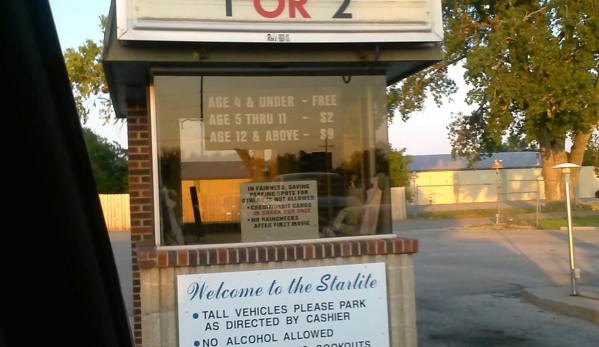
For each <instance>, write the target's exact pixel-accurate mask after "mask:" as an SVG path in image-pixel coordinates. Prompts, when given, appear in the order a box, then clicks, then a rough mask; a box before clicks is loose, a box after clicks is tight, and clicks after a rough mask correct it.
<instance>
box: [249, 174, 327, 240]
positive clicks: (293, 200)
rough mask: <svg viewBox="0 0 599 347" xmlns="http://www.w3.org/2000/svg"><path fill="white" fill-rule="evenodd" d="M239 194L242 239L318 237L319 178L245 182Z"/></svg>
mask: <svg viewBox="0 0 599 347" xmlns="http://www.w3.org/2000/svg"><path fill="white" fill-rule="evenodd" d="M240 195H241V240H242V242H252V241H261V242H263V241H276V240H299V239H316V238H318V191H317V187H316V181H297V182H252V183H243V184H241V185H240Z"/></svg>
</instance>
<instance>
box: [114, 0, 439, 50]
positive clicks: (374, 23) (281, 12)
mask: <svg viewBox="0 0 599 347" xmlns="http://www.w3.org/2000/svg"><path fill="white" fill-rule="evenodd" d="M116 16H117V36H118V38H119V39H120V40H129V41H132V40H133V41H135V40H137V41H180V42H182V41H188V42H264V43H311V42H312V43H316V42H319V43H326V42H331V43H333V42H440V41H441V40H442V35H443V28H442V20H441V0H117V12H116Z"/></svg>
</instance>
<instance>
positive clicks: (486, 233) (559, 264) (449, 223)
mask: <svg viewBox="0 0 599 347" xmlns="http://www.w3.org/2000/svg"><path fill="white" fill-rule="evenodd" d="M490 222H491V221H490V220H489V219H455V220H405V221H395V222H394V223H393V230H394V233H395V234H396V235H398V236H400V237H407V238H415V239H418V240H419V246H420V250H419V252H418V253H417V254H416V255H415V257H414V258H415V278H416V287H417V288H416V297H417V305H416V306H417V316H418V322H419V323H418V334H419V347H426V346H504V345H505V346H520V345H522V346H548V345H551V346H574V345H576V346H583V347H584V346H589V347H590V346H593V345H594V343H590V344H589V341H598V340H599V329H597V325H599V228H580V229H577V228H576V227H575V228H574V229H573V232H574V234H575V235H576V240H575V241H576V249H577V252H580V253H579V254H578V253H577V254H578V255H579V258H577V259H578V261H579V262H580V264H582V265H581V266H582V273H583V278H582V281H581V282H578V281H577V282H576V283H575V287H576V290H577V293H576V294H577V295H573V293H572V285H571V283H570V282H569V274H568V273H567V270H568V269H569V266H568V265H569V264H568V263H567V258H568V257H567V251H564V248H566V250H567V247H568V246H567V240H568V238H567V232H566V231H565V230H553V231H539V230H533V231H531V230H501V229H500V228H498V227H497V226H493V225H492V224H490ZM481 224H484V225H486V228H487V230H484V229H481V228H477V227H474V228H473V226H477V225H481ZM110 237H111V241H112V243H113V249H114V253H115V259H116V263H117V266H118V268H119V274H120V276H121V285H122V290H123V294H124V297H125V302H126V306H127V310H128V311H129V313H130V317H132V312H133V307H132V283H131V282H132V279H131V258H130V257H131V249H130V247H131V246H130V234H129V231H126V230H124V231H111V232H110ZM522 240H525V241H522ZM465 241H467V242H465ZM499 263H505V264H502V265H499ZM577 264H578V263H577ZM477 267H478V268H477ZM456 269H458V270H456ZM456 271H457V272H456ZM513 300H519V302H514V301H513ZM444 305H447V306H444ZM526 305H532V306H534V307H537V308H538V309H537V310H536V312H534V311H533V310H531V309H530V308H529V306H526ZM464 308H465V310H466V311H463V310H464ZM518 320H520V321H518ZM582 322H586V323H582ZM510 324H512V325H510ZM555 324H557V325H555ZM478 325H479V326H478ZM537 327H538V328H537ZM557 327H560V328H557ZM473 329H476V332H470V333H469V332H468V331H470V330H473ZM539 329H542V330H539ZM468 334H470V335H468ZM570 334H571V335H572V336H571V337H568V335H570ZM555 340H557V342H556V341H555ZM498 343H500V344H498ZM501 343H502V344H501ZM570 343H572V344H570Z"/></svg>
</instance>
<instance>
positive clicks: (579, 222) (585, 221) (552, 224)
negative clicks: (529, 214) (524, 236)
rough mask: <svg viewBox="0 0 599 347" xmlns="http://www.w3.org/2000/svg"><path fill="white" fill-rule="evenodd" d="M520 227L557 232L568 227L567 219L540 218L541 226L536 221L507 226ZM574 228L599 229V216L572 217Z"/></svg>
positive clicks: (518, 221) (520, 221)
mask: <svg viewBox="0 0 599 347" xmlns="http://www.w3.org/2000/svg"><path fill="white" fill-rule="evenodd" d="M506 225H507V226H508V227H509V226H510V225H518V226H530V227H535V228H538V229H543V230H557V229H560V228H561V227H567V226H568V220H567V218H540V219H539V226H538V227H537V226H536V219H526V220H516V221H512V222H509V223H507V224H506ZM572 226H573V227H599V216H578V217H576V216H574V217H572Z"/></svg>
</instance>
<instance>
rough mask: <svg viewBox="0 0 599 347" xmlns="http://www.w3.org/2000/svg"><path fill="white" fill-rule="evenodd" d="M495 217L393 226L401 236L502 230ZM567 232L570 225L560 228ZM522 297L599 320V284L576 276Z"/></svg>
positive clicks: (591, 229)
mask: <svg viewBox="0 0 599 347" xmlns="http://www.w3.org/2000/svg"><path fill="white" fill-rule="evenodd" d="M493 223H494V221H493V220H491V219H489V218H464V219H431V220H425V219H410V220H402V221H396V222H394V224H393V230H394V232H395V233H396V234H399V235H400V236H401V233H402V232H411V231H416V232H417V231H454V232H456V231H457V232H459V231H467V230H478V231H480V230H481V227H478V228H473V227H474V226H484V227H483V228H488V229H489V230H501V228H502V226H501V225H493ZM560 231H562V232H567V228H564V227H562V228H560ZM572 232H573V233H578V232H590V233H598V234H599V227H573V228H572ZM595 246H596V247H597V248H596V250H597V251H598V252H597V254H596V257H595V258H594V259H595V263H594V265H595V266H596V267H597V270H599V244H597V245H595ZM522 298H523V299H525V300H527V301H528V302H530V303H532V304H534V305H537V306H538V307H540V308H542V309H544V310H549V311H552V312H555V313H559V314H564V315H567V316H571V317H577V318H581V319H584V320H587V321H590V322H592V323H595V324H599V285H592V286H591V285H585V286H581V285H580V284H578V283H577V280H575V282H574V284H572V282H570V283H569V284H567V285H561V286H554V285H553V286H540V287H532V288H522Z"/></svg>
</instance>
